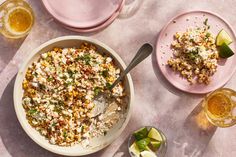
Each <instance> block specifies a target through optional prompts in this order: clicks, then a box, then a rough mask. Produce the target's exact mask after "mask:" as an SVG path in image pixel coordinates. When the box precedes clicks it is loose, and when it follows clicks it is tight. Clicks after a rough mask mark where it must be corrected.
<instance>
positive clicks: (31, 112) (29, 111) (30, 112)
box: [28, 109, 37, 114]
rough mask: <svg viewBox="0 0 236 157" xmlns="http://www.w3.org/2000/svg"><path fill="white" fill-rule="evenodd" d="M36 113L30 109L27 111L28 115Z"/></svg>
mask: <svg viewBox="0 0 236 157" xmlns="http://www.w3.org/2000/svg"><path fill="white" fill-rule="evenodd" d="M36 112H37V110H36V109H30V110H28V113H29V114H34V113H36Z"/></svg>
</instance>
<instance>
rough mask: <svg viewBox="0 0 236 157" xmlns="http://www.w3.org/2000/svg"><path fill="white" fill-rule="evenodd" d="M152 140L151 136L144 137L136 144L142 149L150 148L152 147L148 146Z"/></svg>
mask: <svg viewBox="0 0 236 157" xmlns="http://www.w3.org/2000/svg"><path fill="white" fill-rule="evenodd" d="M150 141H151V140H150V138H144V139H141V140H139V141H137V142H136V144H137V146H138V148H139V150H140V151H143V150H150V148H149V147H148V144H149V143H150Z"/></svg>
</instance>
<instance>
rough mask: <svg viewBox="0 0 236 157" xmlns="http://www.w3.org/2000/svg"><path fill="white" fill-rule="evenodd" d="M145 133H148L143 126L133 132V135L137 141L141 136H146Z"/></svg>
mask: <svg viewBox="0 0 236 157" xmlns="http://www.w3.org/2000/svg"><path fill="white" fill-rule="evenodd" d="M147 134H148V130H147V128H146V127H143V128H141V129H139V130H137V131H135V132H134V137H135V139H136V140H137V141H138V140H141V139H143V138H146V137H147Z"/></svg>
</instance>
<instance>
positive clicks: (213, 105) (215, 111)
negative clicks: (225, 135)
mask: <svg viewBox="0 0 236 157" xmlns="http://www.w3.org/2000/svg"><path fill="white" fill-rule="evenodd" d="M203 109H204V113H205V115H206V117H207V119H208V120H209V121H210V122H211V123H212V124H213V125H215V126H218V127H230V126H233V125H235V124H236V92H235V91H234V90H232V89H229V88H220V89H218V90H216V91H214V92H212V93H210V94H209V95H208V96H206V97H205V98H204V100H203Z"/></svg>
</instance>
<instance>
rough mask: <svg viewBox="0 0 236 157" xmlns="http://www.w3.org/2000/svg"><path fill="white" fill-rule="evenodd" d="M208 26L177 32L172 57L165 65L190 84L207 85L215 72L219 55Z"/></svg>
mask: <svg viewBox="0 0 236 157" xmlns="http://www.w3.org/2000/svg"><path fill="white" fill-rule="evenodd" d="M209 28H210V27H209V26H203V27H197V28H189V29H187V30H186V32H177V33H176V34H175V35H174V42H173V43H172V45H171V46H172V50H173V57H171V58H170V59H169V60H168V61H167V64H168V65H169V67H170V68H172V69H173V70H174V71H176V72H179V73H180V75H181V76H182V77H183V78H185V79H187V81H188V82H189V83H190V84H193V83H200V84H202V83H204V84H209V83H210V81H211V79H210V77H211V76H212V75H213V74H214V73H215V72H216V69H217V61H218V59H219V54H218V51H217V48H216V44H215V37H213V35H212V34H211V33H210V32H209Z"/></svg>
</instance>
